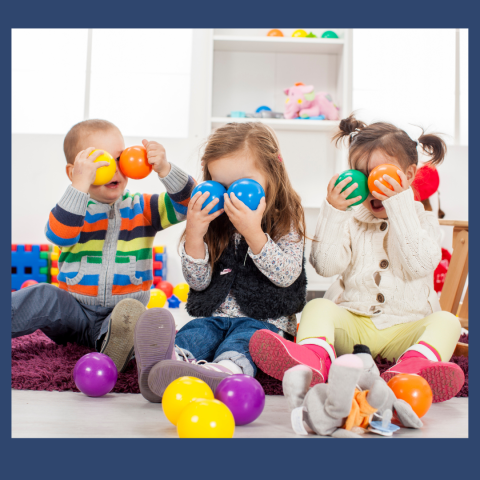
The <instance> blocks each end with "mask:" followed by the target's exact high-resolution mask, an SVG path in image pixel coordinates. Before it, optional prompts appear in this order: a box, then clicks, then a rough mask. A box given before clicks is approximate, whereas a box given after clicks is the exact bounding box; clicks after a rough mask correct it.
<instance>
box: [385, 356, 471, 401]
mask: <svg viewBox="0 0 480 480" xmlns="http://www.w3.org/2000/svg"><path fill="white" fill-rule="evenodd" d="M399 373H411V374H414V375H420V376H421V377H422V378H424V379H425V380H426V381H427V382H428V384H429V385H430V388H431V389H432V393H433V403H438V402H445V401H446V400H450V398H453V397H454V396H455V395H456V394H457V393H458V392H459V391H460V389H461V388H462V387H463V384H464V382H465V375H464V373H463V370H462V369H461V368H460V367H459V366H458V365H456V364H455V363H450V362H433V361H432V360H428V359H426V358H425V357H423V356H422V357H420V356H418V357H410V358H406V359H405V360H402V359H400V360H399V361H398V362H397V364H396V365H394V366H393V367H392V368H390V369H388V370H387V371H386V372H384V373H382V375H381V376H382V378H383V379H384V380H385V381H386V382H388V381H389V380H390V379H391V378H392V377H394V376H395V375H397V374H399Z"/></svg>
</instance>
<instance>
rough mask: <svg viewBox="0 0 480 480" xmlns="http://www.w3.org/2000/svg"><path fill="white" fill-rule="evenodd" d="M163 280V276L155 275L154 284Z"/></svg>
mask: <svg viewBox="0 0 480 480" xmlns="http://www.w3.org/2000/svg"><path fill="white" fill-rule="evenodd" d="M162 280H163V278H162V277H157V276H155V277H153V284H154V285H157V283H160V282H161V281H162Z"/></svg>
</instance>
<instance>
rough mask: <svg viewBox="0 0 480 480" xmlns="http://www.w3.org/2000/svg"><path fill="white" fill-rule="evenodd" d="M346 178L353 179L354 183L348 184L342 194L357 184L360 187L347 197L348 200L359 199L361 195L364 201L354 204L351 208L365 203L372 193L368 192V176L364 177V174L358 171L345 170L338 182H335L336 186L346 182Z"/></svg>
mask: <svg viewBox="0 0 480 480" xmlns="http://www.w3.org/2000/svg"><path fill="white" fill-rule="evenodd" d="M346 177H351V178H352V181H351V182H350V183H348V184H347V186H346V187H345V188H344V189H343V190H342V192H343V191H344V190H346V189H347V188H348V187H349V186H350V185H351V184H352V183H357V184H358V187H357V188H356V189H355V190H354V191H353V192H352V193H351V194H350V195H349V196H348V197H347V200H350V199H351V198H355V197H358V196H359V195H360V196H361V197H362V199H361V200H359V201H358V202H355V203H353V204H352V205H350V206H351V207H354V206H355V205H360V204H361V203H362V202H364V201H365V199H366V198H367V197H368V195H369V193H370V191H369V190H368V179H367V177H366V175H364V174H363V173H362V172H359V171H358V170H345V171H344V172H343V173H341V174H340V175H339V177H338V178H337V181H336V182H335V185H337V183H339V182H341V181H342V180H344V179H345V178H346Z"/></svg>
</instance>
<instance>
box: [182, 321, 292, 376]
mask: <svg viewBox="0 0 480 480" xmlns="http://www.w3.org/2000/svg"><path fill="white" fill-rule="evenodd" d="M264 329H268V330H271V331H272V332H275V333H279V334H282V333H283V332H281V331H280V330H279V329H278V328H277V327H276V326H275V325H272V324H271V323H268V322H263V321H261V320H255V319H253V318H249V317H240V318H232V317H204V318H196V319H195V320H192V321H190V322H188V323H187V324H186V325H185V326H184V327H183V328H181V329H180V331H179V332H178V333H177V336H176V337H175V344H176V345H177V346H178V347H180V348H181V349H182V350H186V351H187V352H189V353H191V354H192V356H193V358H195V359H196V360H206V361H207V362H215V363H218V362H219V361H221V360H231V361H232V362H233V363H235V364H237V365H238V366H239V367H240V368H241V369H242V370H243V373H245V374H246V375H250V376H252V377H254V376H255V375H256V373H257V367H256V366H255V364H254V363H253V360H252V357H251V356H250V352H249V350H248V344H249V342H250V338H251V337H252V335H253V334H254V333H255V332H256V331H257V330H264Z"/></svg>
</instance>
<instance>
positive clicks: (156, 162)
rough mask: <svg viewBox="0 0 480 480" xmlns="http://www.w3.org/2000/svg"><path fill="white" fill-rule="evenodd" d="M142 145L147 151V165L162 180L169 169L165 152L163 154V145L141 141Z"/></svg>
mask: <svg viewBox="0 0 480 480" xmlns="http://www.w3.org/2000/svg"><path fill="white" fill-rule="evenodd" d="M142 143H143V146H144V147H145V149H146V150H147V158H148V163H149V164H150V165H152V167H153V169H154V170H155V172H157V173H158V174H159V175H160V176H161V177H162V178H164V177H166V176H167V175H168V173H169V172H170V168H171V167H170V164H169V163H168V161H167V152H165V148H163V145H160V144H159V143H158V142H149V141H148V140H142Z"/></svg>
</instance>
